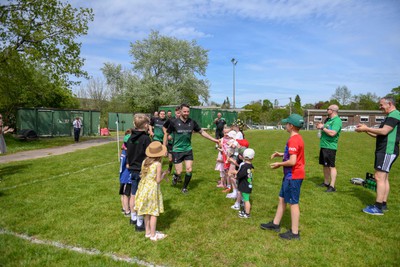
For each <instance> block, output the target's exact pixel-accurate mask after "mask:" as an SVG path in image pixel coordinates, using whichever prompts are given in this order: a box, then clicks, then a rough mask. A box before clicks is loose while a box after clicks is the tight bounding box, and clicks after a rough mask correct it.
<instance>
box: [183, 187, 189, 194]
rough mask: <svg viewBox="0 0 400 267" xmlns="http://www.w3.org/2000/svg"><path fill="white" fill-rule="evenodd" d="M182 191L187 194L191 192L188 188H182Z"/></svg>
mask: <svg viewBox="0 0 400 267" xmlns="http://www.w3.org/2000/svg"><path fill="white" fill-rule="evenodd" d="M181 192H182V193H183V194H187V193H188V192H189V190H187V188H182V190H181Z"/></svg>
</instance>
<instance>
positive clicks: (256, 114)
mask: <svg viewBox="0 0 400 267" xmlns="http://www.w3.org/2000/svg"><path fill="white" fill-rule="evenodd" d="M243 108H245V109H248V110H251V111H247V112H245V113H246V116H247V117H251V120H252V122H253V123H260V122H261V118H260V117H261V113H262V105H261V102H260V101H257V102H252V103H250V104H247V105H245V106H244V107H243Z"/></svg>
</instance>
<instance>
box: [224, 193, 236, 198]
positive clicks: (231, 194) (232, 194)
mask: <svg viewBox="0 0 400 267" xmlns="http://www.w3.org/2000/svg"><path fill="white" fill-rule="evenodd" d="M226 198H237V194H236V193H229V194H227V195H226Z"/></svg>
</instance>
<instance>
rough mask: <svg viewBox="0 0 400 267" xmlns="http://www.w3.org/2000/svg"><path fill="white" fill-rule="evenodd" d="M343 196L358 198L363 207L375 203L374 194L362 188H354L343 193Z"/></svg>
mask: <svg viewBox="0 0 400 267" xmlns="http://www.w3.org/2000/svg"><path fill="white" fill-rule="evenodd" d="M344 193H345V194H349V195H350V196H353V197H356V198H358V199H359V200H360V201H361V202H362V203H363V204H364V205H370V204H372V203H375V197H376V193H374V192H372V191H371V190H369V189H367V188H364V187H362V186H354V187H351V189H349V190H346V191H344Z"/></svg>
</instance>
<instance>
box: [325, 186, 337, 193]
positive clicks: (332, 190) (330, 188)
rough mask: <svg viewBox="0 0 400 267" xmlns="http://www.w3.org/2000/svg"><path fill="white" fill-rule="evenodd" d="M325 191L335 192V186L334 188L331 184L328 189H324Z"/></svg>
mask: <svg viewBox="0 0 400 267" xmlns="http://www.w3.org/2000/svg"><path fill="white" fill-rule="evenodd" d="M325 192H327V193H331V192H336V188H334V187H332V186H329V187H328V189H326V191H325Z"/></svg>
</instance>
